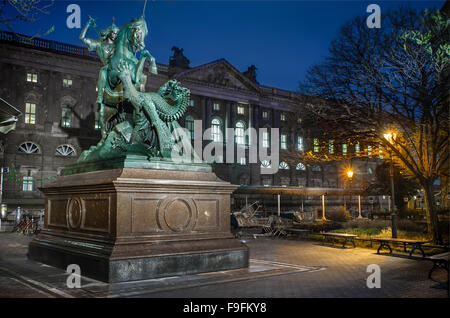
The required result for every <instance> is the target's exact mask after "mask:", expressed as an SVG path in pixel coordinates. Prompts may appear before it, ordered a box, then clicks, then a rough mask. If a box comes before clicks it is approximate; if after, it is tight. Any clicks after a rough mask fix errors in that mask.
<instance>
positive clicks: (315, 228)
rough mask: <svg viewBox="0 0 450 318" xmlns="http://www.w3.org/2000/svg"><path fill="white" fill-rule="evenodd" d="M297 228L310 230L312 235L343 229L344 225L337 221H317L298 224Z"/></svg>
mask: <svg viewBox="0 0 450 318" xmlns="http://www.w3.org/2000/svg"><path fill="white" fill-rule="evenodd" d="M295 227H298V228H302V229H306V230H309V231H310V232H312V233H319V232H322V231H325V232H329V231H332V230H337V229H340V228H342V225H341V224H340V223H338V222H335V221H330V220H328V221H316V222H314V223H303V224H298V225H296V226H295Z"/></svg>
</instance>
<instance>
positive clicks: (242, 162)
mask: <svg viewBox="0 0 450 318" xmlns="http://www.w3.org/2000/svg"><path fill="white" fill-rule="evenodd" d="M239 163H240V164H241V165H246V164H247V160H246V158H245V157H241V159H240V160H239Z"/></svg>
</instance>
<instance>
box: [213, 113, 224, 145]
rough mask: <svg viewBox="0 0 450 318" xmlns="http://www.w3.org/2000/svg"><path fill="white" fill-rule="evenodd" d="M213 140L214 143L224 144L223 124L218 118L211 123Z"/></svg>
mask: <svg viewBox="0 0 450 318" xmlns="http://www.w3.org/2000/svg"><path fill="white" fill-rule="evenodd" d="M211 139H212V140H213V141H214V142H222V129H221V122H220V120H219V119H217V118H214V119H213V120H212V121H211Z"/></svg>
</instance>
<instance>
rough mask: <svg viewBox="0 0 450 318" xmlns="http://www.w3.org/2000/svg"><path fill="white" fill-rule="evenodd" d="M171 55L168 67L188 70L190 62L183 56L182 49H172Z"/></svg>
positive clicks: (174, 47)
mask: <svg viewBox="0 0 450 318" xmlns="http://www.w3.org/2000/svg"><path fill="white" fill-rule="evenodd" d="M172 51H173V55H172V56H171V57H170V59H169V66H170V67H179V68H189V64H190V63H191V61H189V60H188V59H187V57H186V56H184V54H183V49H180V48H178V47H176V46H173V47H172Z"/></svg>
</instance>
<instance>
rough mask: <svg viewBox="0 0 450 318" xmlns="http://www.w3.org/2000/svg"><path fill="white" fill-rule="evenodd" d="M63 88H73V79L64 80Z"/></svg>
mask: <svg viewBox="0 0 450 318" xmlns="http://www.w3.org/2000/svg"><path fill="white" fill-rule="evenodd" d="M63 86H64V87H67V88H71V87H72V80H71V79H67V78H64V79H63Z"/></svg>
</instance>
